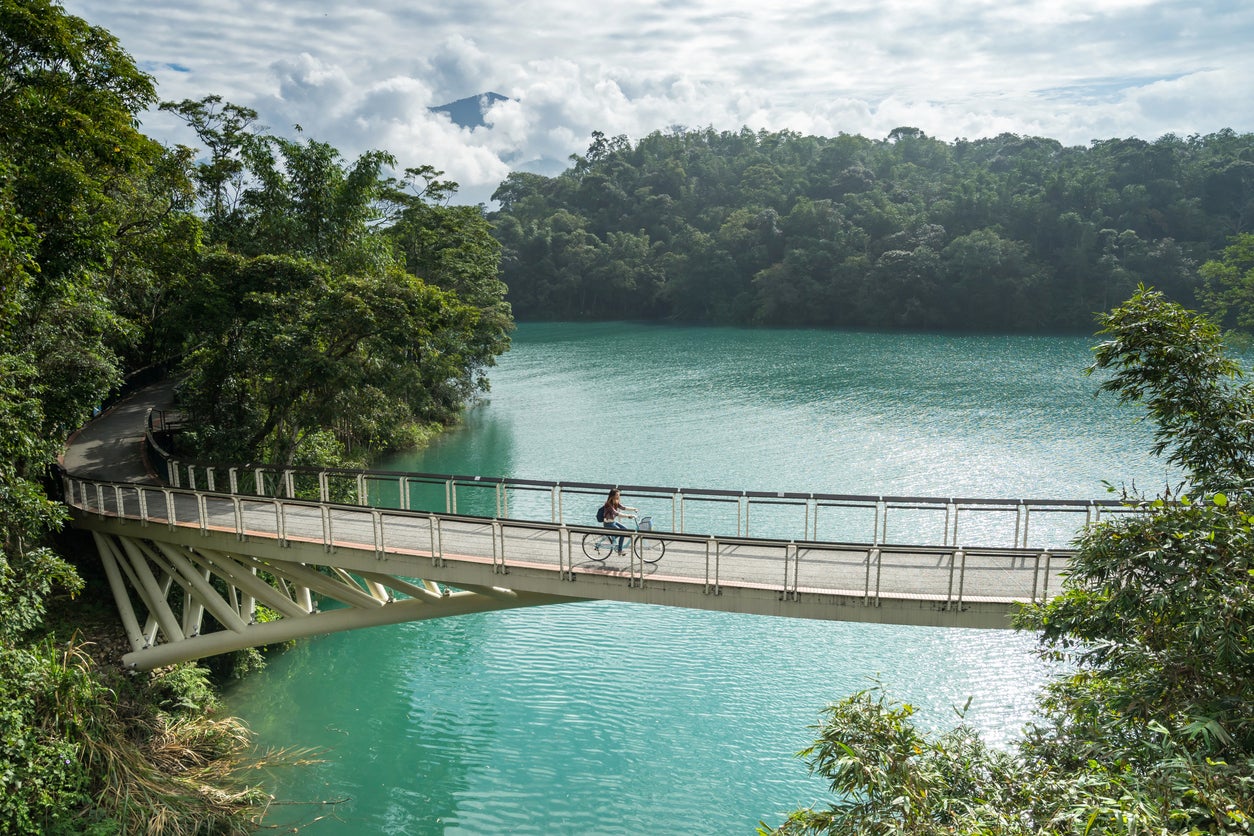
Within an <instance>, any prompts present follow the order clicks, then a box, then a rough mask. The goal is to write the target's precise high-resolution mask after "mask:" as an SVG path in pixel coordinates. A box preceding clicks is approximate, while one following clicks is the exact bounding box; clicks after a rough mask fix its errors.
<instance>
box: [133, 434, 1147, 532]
mask: <svg viewBox="0 0 1254 836" xmlns="http://www.w3.org/2000/svg"><path fill="white" fill-rule="evenodd" d="M153 444H154V446H155V442H153ZM156 450H158V451H159V454H163V453H165V451H164V450H161V449H160V447H159V446H156ZM166 455H168V454H166ZM166 466H167V473H168V474H169V478H168V481H169V483H170V484H172V485H173V486H175V487H190V488H197V489H208V490H209V491H211V492H213V491H216V492H224V493H230V494H237V495H240V496H267V497H278V498H287V499H295V498H306V499H316V500H321V501H336V502H342V503H348V504H356V505H360V506H367V507H378V508H396V509H400V510H426V511H436V512H441V513H451V514H457V513H460V512H462V511H468V512H470V513H471V514H472V515H481V516H488V517H501V518H504V519H513V520H519V519H538V520H546V519H547V520H548V521H549V522H578V521H580V520H582V519H591V516H592V514H593V512H594V511H595V507H596V505H598V504H600V498H601V497H602V496H603V495H604V494H605V493H607V492H608V491H609V490H610V489H612V488H617V489H618V490H620V491H622V493H623V495H624V497H625V498H626V499H627V500H628V501H631V502H635V503H642V502H643V503H647V502H649V501H653V502H658V503H661V504H663V506H664V508H663V509H662V510H660V511H659V510H655V511H654V513H653V516H654V517H655V519H657V520H658V521H659V524H660V525H666V511H665V506H669V509H670V521H669V525H668V526H666V527H668V528H669V529H670V530H671V531H674V532H678V533H685V532H691V531H696V532H700V533H704V532H706V531H715V532H718V533H721V534H726V533H734V534H736V535H750V534H752V535H755V536H757V535H764V536H767V537H782V538H785V539H793V538H795V539H802V540H829V541H839V540H843V541H857V542H860V541H863V540H865V541H867V542H874V543H879V542H891V541H896V542H903V541H907V542H935V543H939V544H941V545H945V546H957V545H964V546H965V545H994V546H999V547H1013V548H1043V547H1053V548H1058V547H1066V546H1068V545H1069V544H1070V542H1071V541H1072V540H1073V539H1074V536H1075V534H1076V532H1077V531H1079V530H1080V529H1081V528H1082V527H1083V526H1085V525H1088V524H1090V523H1092V522H1096V521H1097V520H1099V519H1101V517H1102V516H1103V515H1104V514H1111V513H1125V512H1128V511H1130V510H1132V509H1131V508H1130V507H1129V506H1127V505H1126V504H1125V503H1123V502H1121V501H1119V500H1114V499H1089V500H1077V499H1018V498H990V497H950V498H942V497H926V496H906V495H901V496H897V495H878V496H877V495H858V494H834V493H804V492H782V491H777V492H771V491H756V490H754V491H749V490H727V489H715V488H689V487H669V486H654V485H612V484H609V483H600V482H581V481H568V482H560V481H550V480H542V479H523V478H512V477H505V476H490V475H465V474H448V473H426V472H421V471H391V470H374V469H366V470H353V469H348V468H314V467H303V466H291V467H280V466H274V465H258V464H252V465H247V466H231V467H226V468H225V469H224V468H222V467H219V466H215V465H209V464H204V463H201V462H195V461H180V460H177V459H174V458H167V459H166ZM572 515H573V516H572ZM1058 515H1062V516H1065V517H1066V521H1060V520H1059V519H1056V518H1055V517H1058ZM1051 518H1054V519H1051Z"/></svg>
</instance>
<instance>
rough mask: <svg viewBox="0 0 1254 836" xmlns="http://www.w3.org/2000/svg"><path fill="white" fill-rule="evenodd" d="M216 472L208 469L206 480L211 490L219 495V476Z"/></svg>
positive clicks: (206, 470)
mask: <svg viewBox="0 0 1254 836" xmlns="http://www.w3.org/2000/svg"><path fill="white" fill-rule="evenodd" d="M214 471H215V469H214V468H213V467H206V468H205V479H206V480H207V481H208V482H209V490H211V491H213V492H214V493H217V491H218V486H217V479H216V476H217V474H216V473H215V472H214Z"/></svg>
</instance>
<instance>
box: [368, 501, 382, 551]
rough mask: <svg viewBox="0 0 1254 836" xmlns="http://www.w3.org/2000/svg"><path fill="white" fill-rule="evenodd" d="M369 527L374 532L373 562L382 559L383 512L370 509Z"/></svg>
mask: <svg viewBox="0 0 1254 836" xmlns="http://www.w3.org/2000/svg"><path fill="white" fill-rule="evenodd" d="M370 527H371V528H372V529H373V530H374V556H375V560H382V559H383V512H382V511H380V510H379V509H378V508H371V509H370Z"/></svg>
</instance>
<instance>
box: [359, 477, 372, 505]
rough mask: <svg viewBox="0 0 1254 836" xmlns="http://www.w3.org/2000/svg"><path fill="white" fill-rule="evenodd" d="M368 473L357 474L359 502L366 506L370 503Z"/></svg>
mask: <svg viewBox="0 0 1254 836" xmlns="http://www.w3.org/2000/svg"><path fill="white" fill-rule="evenodd" d="M366 500H367V496H366V474H364V473H358V474H357V504H358V505H361V506H362V507H365V506H367V505H369V504H370V503H369V502H367V501H366Z"/></svg>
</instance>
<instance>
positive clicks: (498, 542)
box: [64, 467, 1070, 609]
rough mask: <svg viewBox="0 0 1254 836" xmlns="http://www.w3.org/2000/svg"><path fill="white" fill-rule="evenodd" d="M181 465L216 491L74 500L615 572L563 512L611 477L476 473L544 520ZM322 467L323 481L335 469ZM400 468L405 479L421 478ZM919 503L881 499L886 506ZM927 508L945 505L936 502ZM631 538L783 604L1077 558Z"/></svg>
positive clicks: (1046, 580) (939, 597)
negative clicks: (568, 502)
mask: <svg viewBox="0 0 1254 836" xmlns="http://www.w3.org/2000/svg"><path fill="white" fill-rule="evenodd" d="M260 470H261V469H250V471H249V473H250V475H251V476H252V477H253V478H255V479H256V480H258V481H257V484H261V483H262V481H263V479H264V477H265V476H266V472H259V471H260ZM172 472H175V473H179V472H180V469H178V468H172ZM181 472H182V473H183V474H187V475H188V478H189V479H190V480H191V481H192V482H193V485H194V484H195V482H196V480H199V479H202V478H203V480H204V482H205V487H204V488H201V487H193V486H188V487H175V486H155V485H142V484H134V483H114V482H101V481H92V480H86V479H80V478H76V477H74V476H72V475H67V476H65V477H64V481H65V496H66V501H67V504H69V505H70V506H71V507H74V508H76V509H78V510H79V511H80V512H82V513H84V514H88V515H93V516H95V517H97V518H122V519H127V520H134V521H137V522H138V523H139V524H140V525H141V526H147V527H152V526H165V527H167V528H169V529H184V530H186V529H193V530H198V531H199V532H201V533H202V534H204V535H210V534H215V535H227V536H233V537H234V538H235V539H236V540H240V541H244V540H254V539H257V538H264V539H269V540H274V541H276V542H277V543H278V544H279V545H280V546H289V545H292V544H295V543H302V544H306V545H311V546H315V547H317V546H320V547H321V550H322V551H323V552H324V553H325V554H326V555H334V553H335V552H336V551H337V550H339V549H354V550H357V551H363V550H364V551H366V552H373V553H374V555H375V556H376V557H379V558H382V557H383V556H384V555H385V554H391V555H405V556H408V557H409V558H414V559H417V560H419V561H430V564H429V565H432V566H445V565H446V564H450V563H454V564H455V563H457V562H459V561H460V562H475V563H478V564H480V565H482V564H484V563H486V562H490V563H491V565H492V567H493V570H494V571H499V572H501V573H506V572H508V570H509V569H510V568H511V567H528V568H531V569H547V570H549V571H552V572H555V573H557V574H558V576H560V577H561V578H563V579H571V580H573V579H574V577H575V576H576V575H578V574H580V573H584V572H602V571H603V570H604V568H605V567H604V565H603V564H601V563H599V562H597V561H591V560H588V559H586V558H585V556H584V554H583V550H582V548H581V542H582V539H583V537H584V536H585V535H593V536H601V535H603V534H604V533H605V529H604V528H602V527H601V526H598V525H581V524H570V523H567V522H565V521H564V520H563V519H562V518H561V516H560V507H561V506H562V499H563V497H565V496H567V495H570V496H583V495H584V492H585V491H586V490H590V489H591V488H592V487H595V488H596V489H597V490H599V489H600V488H601V487H602V486H587V485H581V486H575V487H574V488H571V486H559V485H557V484H556V483H539V482H526V483H521V484H520V483H518V482H514V481H510V480H486V479H485V480H475V481H476V483H478V482H483V483H486V484H489V485H494V486H496V487H495V488H493V493H494V494H495V495H496V496H499V497H500V500H499V501H500V502H501V503H502V504H504V503H505V501H506V493H505V492H506V491H508V490H512V489H518V488H520V487H524V488H533V487H537V486H544V485H547V489H548V491H549V496H550V497H551V501H552V503H554V506H555V507H558V508H559V511H558V512H557V513H556V516H557V517H558V518H557V519H554V520H550V521H547V522H546V521H537V520H521V519H513V518H509V517H498V516H480V515H471V514H463V513H457V512H456V510H455V509H454V510H453V511H450V512H434V511H429V510H415V509H398V508H387V507H378V506H374V505H363V504H346V503H335V502H327V501H316V500H306V499H299V498H295V499H293V498H288V497H283V496H271V495H263V494H261V493H260V492H258V493H255V494H249V493H245V492H243V491H240V490H239V487H240V481H241V480H240V472H239V471H237V470H235V469H231V471H230V473H229V474H228V479H230V480H231V487H232V488H233V490H230V491H221V490H217V489H216V485H217V474H216V473H213V472H212V471H210V472H208V473H199V472H198V471H196V470H189V469H186V467H184V468H183V469H182V470H181ZM270 473H273V474H276V475H278V476H280V477H281V479H280V484H284V485H286V486H287V488H295V480H296V475H297V471H296V470H294V469H290V470H279V471H270ZM311 473H312V475H315V476H317V477H318V478H319V480H320V481H319V483H320V484H323V485H325V479H326V478H328V477H329V474H330V472H328V471H312V472H311ZM365 475H366V474H355V477H356V478H364V476H365ZM389 475H390V476H392V477H393V478H395V479H399V480H405V479H412V478H414V476H415V474H389ZM401 484H402V485H403V484H404V482H403V481H402V482H401ZM439 484H440V485H442V486H443V487H444V488H445V490H446V491H447V494H446V495H447V496H448V502H449V504H450V505H454V503H455V501H456V491H457V488H458V487H460V485H458V484H457V478H456V477H449V478H448V479H444V480H443V481H441V482H439ZM649 490H651V491H655V492H657V493H656V494H649V495H669V496H671V497H684V492H681V491H678V490H672V489H649ZM632 495H644V494H643V489H640V488H634V489H632ZM712 495H713V496H714V497H715V498H716V499H722V498H725V497H730V499H728V500H727V501H731V502H735V503H736V504H737V505H738V507H739V509H740V511H741V512H742V514H743V517H742V519H744V520H745V529H746V530H747V529H748V520H747V518H748V516H749V510H750V508H752V507H756V506H754V505H751V504H750V503H748V502H746V497H745V495H744V494H728V493H725V492H724V493H714V494H712ZM773 497H774V498H775V499H787V500H789V502H790V503H791V502H793V501H795V504H796V506H797V508H800V509H804V510H806V511H808V512H810V513H812V514H813V513H817V510H818V509H819V508H822V507H826V505H827V503H829V502H832V499H831V498H821V499H820V498H816V497H815V496H814V495H797V496H793V497H783V496H780V495H773ZM754 498H755V499H765V498H766V497H765V496H761V497H754ZM682 501H683V499H675V502H676V504H677V508H678V509H682V505H681V504H680V503H681V502H682ZM917 502H918V501H917V500H909V503H907V502H905V501H901V502H897V501H893V502H889V501H886V500H884V499H877V500H876V503H877V507H879V508H880V509H881V510H883V509H886V508H889V507H892V508H896V507H898V506H901V507H906V506H907V505H908V504H910V503H917ZM947 504H949V503H947ZM926 507H927V510H929V511H930V510H936V509H934V507H933V506H932V505H930V504H929V505H927V506H926ZM951 510H952V509H951ZM955 516H956V515H955ZM680 518H681V519H682V516H681V517H680ZM807 519H808V517H807ZM877 519H878V518H877ZM616 534H617V532H616ZM622 534H623V536H626V537H629V538H632V539H633V549H632V550H631V555H632V557H631V558H630V563H629V565H628V566H627V567H626V568H625V571H626V572H627V575H626V577H627V579H628V581H629V583H631V584H632V585H644V584H646V583H652V582H653V581H655V580H658V579H664V580H665V581H666V582H668V583H672V582H674V583H688V584H699V585H701V586H702V587H703V589H704V591H705V592H707V593H710V594H715V595H717V594H721V592H722V590H723V588H725V587H754V588H759V589H769V590H772V591H774V592H777V593H778V596H779V598H780V600H789V599H795V598H797V597H798V596H800V595H802V594H814V593H818V594H833V595H841V596H846V597H856V598H861V599H862V601H863V602H864V603H866V604H868V605H872V606H874V605H878V604H879V602H880V600H881V599H886V598H893V599H896V600H902V599H919V600H924V601H931V602H935V603H937V604H939V606H940V608H942V609H950V608H959V609H961V608H962V607H963V605H964V603H966V602H972V601H976V600H983V601H1010V600H1042V599H1044V598H1047V597H1049V596H1050V595H1052V594H1054V593H1055V592H1057V591H1058V590H1059V589H1060V587H1061V578H1060V575H1061V573H1062V572H1063V571H1065V569H1066V564H1067V559H1068V557H1069V556H1070V553H1069V552H1067V551H1065V550H1055V549H1048V548H1024V547H1014V546H1012V547H979V548H975V547H957V546H954V545H949V546H943V545H940V546H937V545H932V546H919V545H914V546H912V545H902V544H889V543H885V542H874V543H856V542H848V541H845V542H842V541H822V540H807V539H777V538H769V537H749V536H744V535H740V534H737V535H716V534H691V533H684V532H681V531H669V532H665V531H663V532H659V531H651V532H632V531H628V532H622ZM640 538H652V539H655V540H660V541H662V542H664V543H665V545H666V554H665V558H664V561H663V563H662V564H661V565H660V566H654V565H649V566H646V565H645V564H644V563H643V562H642V561H641V560H640V559H639V557H638V554H637V551H638V550H637V549H636V548H634V546H635V545H636V543H635V542H634V541H637V540H639V539H640ZM326 560H327V563H328V565H332V564H333V563H334V560H333V557H328V558H326Z"/></svg>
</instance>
